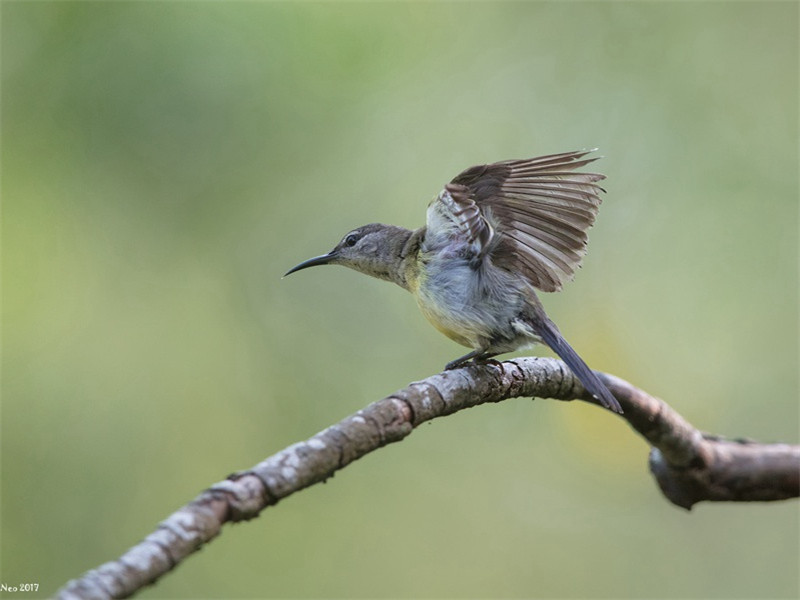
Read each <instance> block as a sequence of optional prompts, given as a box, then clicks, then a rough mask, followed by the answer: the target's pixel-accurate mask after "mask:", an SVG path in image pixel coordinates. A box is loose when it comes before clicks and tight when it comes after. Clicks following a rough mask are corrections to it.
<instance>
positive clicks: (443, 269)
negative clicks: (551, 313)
mask: <svg viewBox="0 0 800 600" xmlns="http://www.w3.org/2000/svg"><path fill="white" fill-rule="evenodd" d="M426 258H427V260H426ZM418 264H419V269H418V273H417V277H416V279H415V285H414V287H413V288H410V289H411V291H412V293H413V294H414V296H415V297H416V299H417V304H418V305H419V307H420V310H421V311H422V314H423V315H425V318H426V319H428V321H430V322H431V324H432V325H433V326H434V327H436V329H438V330H439V331H440V332H442V333H443V334H444V335H446V336H447V337H449V338H450V339H452V340H454V341H456V342H458V343H459V344H461V345H463V346H467V347H469V348H478V347H482V346H485V345H486V344H487V343H488V342H489V341H490V340H496V339H510V338H514V337H517V336H518V335H519V333H518V332H516V331H514V330H513V328H512V325H511V323H512V322H513V321H514V319H515V318H516V316H517V315H518V314H519V311H520V307H521V302H522V296H521V294H520V293H519V289H518V287H517V286H515V285H511V284H510V283H509V282H508V281H506V279H505V278H504V275H503V274H502V273H500V272H499V271H498V272H495V271H490V270H488V269H490V268H493V267H490V266H489V267H486V268H481V269H475V268H473V267H471V266H470V264H469V261H468V260H466V259H464V258H456V257H453V256H452V255H450V256H445V255H443V254H441V253H440V254H436V255H433V256H428V257H423V260H420V261H419V262H418Z"/></svg>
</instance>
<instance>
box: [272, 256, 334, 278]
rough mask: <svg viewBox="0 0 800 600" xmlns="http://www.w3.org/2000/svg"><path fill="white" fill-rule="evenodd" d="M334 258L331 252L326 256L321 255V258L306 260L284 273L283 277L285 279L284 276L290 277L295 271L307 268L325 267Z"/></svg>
mask: <svg viewBox="0 0 800 600" xmlns="http://www.w3.org/2000/svg"><path fill="white" fill-rule="evenodd" d="M334 258H336V255H335V254H334V253H333V252H328V253H327V254H323V255H322V256H315V257H314V258H309V259H308V260H305V261H303V262H301V263H300V264H299V265H297V266H296V267H292V268H291V269H289V270H288V271H286V274H285V275H284V277H286V275H291V274H292V273H295V272H296V271H301V270H303V269H307V268H308V267H316V266H317V265H327V264H328V263H329V262H331V261H332V260H333V259H334Z"/></svg>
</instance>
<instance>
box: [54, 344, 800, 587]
mask: <svg viewBox="0 0 800 600" xmlns="http://www.w3.org/2000/svg"><path fill="white" fill-rule="evenodd" d="M598 375H600V377H601V378H602V379H603V380H604V382H605V383H606V385H608V387H609V389H610V390H611V392H612V393H613V394H614V395H615V396H616V398H617V399H618V400H619V402H620V404H621V405H622V408H623V410H624V411H625V414H624V415H622V417H623V418H625V419H626V420H627V421H628V423H629V424H630V425H631V427H632V428H633V429H634V430H635V431H636V432H637V433H639V434H640V435H641V436H642V437H644V438H645V439H646V440H647V442H648V443H649V444H650V445H651V446H652V450H651V452H650V469H651V471H652V472H653V474H654V476H655V478H656V480H657V482H658V484H659V486H660V488H661V491H662V492H663V493H664V495H665V496H666V497H667V499H669V500H670V501H671V502H672V503H674V504H676V505H678V506H680V507H683V508H686V509H690V508H691V507H692V506H693V505H694V504H696V503H697V502H700V501H702V500H711V501H740V502H741V501H767V500H782V499H786V498H794V497H797V496H798V495H800V446H790V445H787V444H758V443H755V442H750V441H741V440H739V441H737V440H725V439H722V438H718V437H714V436H710V435H704V434H703V433H701V432H700V431H698V430H697V429H695V428H694V427H692V426H691V425H690V424H689V423H688V422H687V421H686V420H684V419H683V417H681V416H680V415H679V414H678V413H676V412H675V411H674V410H672V409H671V408H670V407H669V406H668V405H667V404H666V403H664V402H663V401H661V400H659V399H657V398H654V397H652V396H650V395H648V394H646V393H645V392H643V391H642V390H639V389H637V388H635V387H633V386H632V385H631V384H629V383H627V382H626V381H623V380H622V379H619V378H617V377H613V376H610V375H603V374H598ZM517 396H537V397H540V398H553V399H558V400H584V401H588V402H592V403H596V402H595V401H594V399H593V398H591V397H589V396H588V394H587V393H586V391H585V390H584V389H583V387H582V386H581V384H580V382H579V381H578V380H577V378H576V377H574V376H573V375H572V373H571V372H570V371H569V370H568V369H567V368H566V366H565V365H564V364H563V363H562V362H560V361H557V360H554V359H549V358H521V359H516V360H510V361H506V362H503V363H492V364H486V365H473V366H469V367H465V368H463V369H458V370H454V371H447V372H444V373H440V374H438V375H434V376H433V377H429V378H427V379H425V380H423V381H418V382H415V383H412V384H410V385H409V386H408V387H406V388H405V389H402V390H400V391H399V392H396V393H395V394H392V395H391V396H388V397H387V398H384V399H383V400H379V401H378V402H374V403H373V404H370V405H369V406H367V407H366V408H364V409H362V410H360V411H358V412H357V413H356V414H354V415H351V416H349V417H347V418H346V419H344V420H342V421H341V422H339V423H337V424H335V425H332V426H331V427H328V428H327V429H325V430H323V431H321V432H320V433H318V434H317V435H315V436H314V437H312V438H310V439H308V440H306V441H304V442H299V443H297V444H293V445H292V446H289V447H288V448H286V449H284V450H282V451H281V452H279V453H277V454H275V455H273V456H271V457H269V458H267V459H266V460H264V461H262V462H260V463H259V464H257V465H256V466H254V467H253V468H252V469H249V470H247V471H242V472H239V473H235V474H233V475H230V476H229V477H228V479H227V480H225V481H221V482H219V483H216V484H214V485H213V486H211V487H210V488H208V489H207V490H205V491H204V492H203V493H201V494H200V495H199V496H198V497H197V498H195V499H194V500H193V501H192V502H190V503H189V504H187V505H186V506H184V507H182V508H180V509H179V510H177V511H176V512H174V513H173V514H172V515H170V516H169V517H168V518H167V519H166V520H165V521H163V522H161V523H160V524H159V525H158V527H157V528H156V530H155V531H154V532H153V533H151V534H150V535H149V536H147V537H146V538H145V539H144V540H142V541H141V542H140V543H138V544H137V545H135V546H133V547H132V548H131V549H129V550H128V551H127V552H126V553H125V554H123V555H122V556H121V557H120V558H118V559H117V560H114V561H111V562H108V563H106V564H104V565H101V566H100V567H98V568H96V569H93V570H91V571H88V572H87V573H85V574H84V575H83V576H81V577H80V578H79V579H75V580H72V581H70V582H69V583H67V584H66V585H65V586H64V587H63V588H62V589H61V590H60V591H59V592H58V594H57V597H58V598H62V599H67V598H70V599H71V598H125V597H128V596H131V595H133V594H134V593H136V591H137V590H139V589H141V588H142V587H144V586H146V585H148V584H151V583H153V582H154V581H155V580H156V579H158V578H159V577H161V576H162V575H164V574H165V573H167V572H168V571H170V570H171V569H173V568H174V567H175V566H177V565H178V564H179V563H180V562H181V561H183V560H184V559H185V558H186V557H187V556H189V555H190V554H191V553H192V552H195V551H196V550H198V549H199V548H200V547H201V546H202V545H203V544H205V543H207V542H208V541H210V540H211V539H213V538H214V537H216V536H217V535H218V534H219V533H220V530H221V528H222V525H223V524H224V523H226V522H228V521H241V520H246V519H252V518H254V517H256V516H258V514H259V513H260V512H261V511H262V510H263V509H264V508H266V507H268V506H270V505H272V504H275V503H277V502H278V501H279V500H281V499H282V498H285V497H286V496H289V495H290V494H293V493H294V492H297V491H299V490H301V489H303V488H306V487H308V486H310V485H313V484H315V483H318V482H320V481H324V480H325V479H327V478H328V477H330V476H331V475H333V474H334V473H335V472H336V471H337V470H339V469H341V468H343V467H345V466H346V465H348V464H349V463H351V462H353V461H354V460H357V459H359V458H361V457H362V456H364V455H366V454H368V453H369V452H372V451H373V450H376V449H378V448H380V447H381V446H385V445H386V444H390V443H392V442H397V441H400V440H402V439H403V438H404V437H406V436H407V435H409V434H410V433H411V431H412V430H413V429H414V428H415V427H416V426H418V425H420V424H421V423H424V422H425V421H429V420H431V419H433V418H436V417H441V416H445V415H449V414H452V413H454V412H457V411H459V410H462V409H464V408H469V407H472V406H477V405H479V404H483V403H486V402H499V401H501V400H506V399H508V398H514V397H517ZM609 414H611V413H609Z"/></svg>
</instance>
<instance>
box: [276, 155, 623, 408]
mask: <svg viewBox="0 0 800 600" xmlns="http://www.w3.org/2000/svg"><path fill="white" fill-rule="evenodd" d="M594 151H595V150H581V151H576V152H564V153H561V154H550V155H547V156H540V157H537V158H528V159H522V160H506V161H502V162H497V163H493V164H488V165H478V166H475V167H470V168H469V169H467V170H465V171H463V172H462V173H461V174H460V175H458V176H457V177H456V178H455V179H453V180H452V181H451V182H450V183H448V184H446V185H445V186H444V189H443V190H442V191H441V192H439V194H438V195H437V196H436V197H435V198H434V199H433V200H432V201H431V203H430V204H429V205H428V211H427V219H426V225H425V226H424V227H420V228H419V229H417V230H415V231H411V230H410V229H405V228H404V227H397V226H395V225H384V224H382V223H371V224H369V225H364V226H362V227H358V228H357V229H354V230H352V231H350V232H349V233H348V234H347V235H345V236H344V237H343V238H342V240H341V241H340V242H339V243H338V244H337V245H336V247H335V248H334V249H333V250H331V251H330V252H328V253H327V254H323V255H322V256H317V257H315V258H311V259H309V260H306V261H305V262H302V263H300V264H299V265H297V266H296V267H294V268H292V269H290V270H289V271H288V272H287V273H286V275H289V274H291V273H294V272H296V271H300V270H301V269H306V268H308V267H313V266H316V265H343V266H345V267H349V268H351V269H354V270H356V271H358V272H360V273H364V274H365V275H371V276H372V277H377V278H378V279H384V280H386V281H391V282H394V283H396V284H397V285H399V286H400V287H401V288H403V289H405V290H408V291H409V292H411V293H412V294H413V295H414V297H415V298H416V300H417V304H418V305H419V308H420V310H421V311H422V314H423V315H425V317H426V318H427V319H428V320H429V321H430V322H431V323H432V324H433V326H434V327H436V329H438V330H439V331H441V332H442V333H443V334H445V335H446V336H447V337H449V338H450V339H452V340H454V341H456V342H458V343H459V344H461V345H462V346H466V347H467V348H472V351H471V352H469V353H468V354H465V355H464V356H461V357H460V358H457V359H455V360H453V361H451V362H449V363H447V365H446V366H445V369H455V368H458V367H461V366H464V365H465V364H467V363H468V362H469V361H473V362H476V363H478V362H484V361H486V360H488V359H490V358H491V357H493V356H497V355H498V354H503V353H506V352H513V351H515V350H518V349H521V348H527V347H530V346H532V345H534V344H537V343H542V342H543V343H545V344H547V345H548V346H549V347H550V348H552V349H553V351H554V352H555V353H556V354H557V355H558V356H559V357H560V358H561V359H562V360H563V361H564V362H565V363H566V364H567V366H569V368H570V369H571V370H572V372H573V373H574V374H575V375H576V376H577V377H578V379H579V380H580V381H581V383H582V384H583V386H584V387H585V388H586V389H587V390H588V391H589V393H590V394H592V396H594V398H595V399H597V400H598V401H599V402H600V404H602V405H603V406H604V407H605V408H607V409H609V410H612V411H614V412H617V413H622V408H621V407H620V405H619V402H617V400H616V398H614V396H613V395H612V394H611V392H610V391H609V390H608V388H607V387H606V386H605V385H604V384H603V382H602V381H600V379H599V378H598V377H597V375H596V374H595V373H594V372H593V371H592V370H591V369H590V368H589V367H588V366H587V365H586V363H585V362H584V361H583V359H581V357H580V356H578V353H577V352H575V350H573V348H572V346H570V345H569V344H568V343H567V340H565V339H564V337H563V336H562V335H561V332H560V331H559V330H558V327H556V325H555V323H553V322H552V321H551V320H550V319H549V318H548V316H547V315H546V314H545V311H544V308H543V307H542V303H541V302H540V301H539V298H538V297H537V295H536V291H535V290H537V289H538V290H541V291H542V292H557V291H559V290H561V286H562V284H563V283H564V282H565V281H568V280H571V279H572V278H573V276H574V273H575V270H576V269H577V268H578V267H579V266H580V263H581V260H583V256H584V255H585V254H586V242H587V234H586V232H587V230H588V229H589V228H590V227H591V226H592V224H593V223H594V220H595V217H596V215H597V211H598V208H599V206H600V201H601V200H600V192H604V191H605V190H603V188H601V187H600V186H599V185H598V182H599V181H602V180H603V179H605V176H604V175H601V174H599V173H584V172H581V171H578V170H577V169H580V168H581V167H584V166H585V165H587V164H589V163H591V162H593V161H595V160H597V157H589V158H587V155H588V154H590V153H592V152H594Z"/></svg>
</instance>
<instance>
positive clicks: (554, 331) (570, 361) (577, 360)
mask: <svg viewBox="0 0 800 600" xmlns="http://www.w3.org/2000/svg"><path fill="white" fill-rule="evenodd" d="M535 329H536V333H538V334H539V335H540V336H541V337H542V340H543V341H544V343H545V344H547V345H548V346H550V347H551V348H552V349H553V352H555V353H556V354H558V356H560V357H561V360H563V361H564V362H565V363H567V366H568V367H569V368H570V369H571V370H572V372H573V373H574V374H575V376H576V377H577V378H578V379H580V380H581V383H582V384H583V387H585V388H586V389H587V390H588V391H589V393H590V394H591V395H592V396H594V397H595V398H596V399H597V400H599V401H600V404H602V405H603V406H604V407H606V408H607V409H609V410H612V411H614V412H615V413H619V414H622V407H621V406H620V405H619V402H617V399H616V398H614V396H613V395H612V394H611V392H609V391H608V388H607V387H606V386H605V385H604V384H603V382H602V381H600V379H599V378H598V377H597V375H595V374H594V372H593V371H592V370H591V369H590V368H589V367H588V366H587V365H586V363H585V362H583V359H582V358H581V357H580V356H578V353H577V352H575V350H573V349H572V346H570V345H569V344H568V343H567V340H565V339H564V336H563V335H561V332H560V331H559V330H558V327H556V325H555V323H553V322H552V321H551V320H550V319H548V318H547V317H545V318H544V319H542V320H540V321H538V322H537V323H536V327H535Z"/></svg>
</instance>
